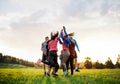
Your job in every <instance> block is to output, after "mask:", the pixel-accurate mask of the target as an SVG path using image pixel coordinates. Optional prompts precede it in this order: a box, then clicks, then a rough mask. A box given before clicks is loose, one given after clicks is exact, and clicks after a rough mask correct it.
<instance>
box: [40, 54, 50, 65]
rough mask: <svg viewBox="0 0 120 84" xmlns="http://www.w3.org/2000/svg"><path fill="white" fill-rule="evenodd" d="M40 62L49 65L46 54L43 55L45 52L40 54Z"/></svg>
mask: <svg viewBox="0 0 120 84" xmlns="http://www.w3.org/2000/svg"><path fill="white" fill-rule="evenodd" d="M42 62H43V63H44V64H48V65H49V62H48V56H47V55H45V54H43V55H42Z"/></svg>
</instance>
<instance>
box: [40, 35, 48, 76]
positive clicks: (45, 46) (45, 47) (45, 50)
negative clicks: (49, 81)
mask: <svg viewBox="0 0 120 84" xmlns="http://www.w3.org/2000/svg"><path fill="white" fill-rule="evenodd" d="M48 41H49V37H48V36H47V37H45V41H44V42H43V43H42V46H41V50H42V52H43V55H42V62H43V67H44V75H46V68H45V64H48V61H47V56H48Z"/></svg>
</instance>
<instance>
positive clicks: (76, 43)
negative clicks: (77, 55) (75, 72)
mask: <svg viewBox="0 0 120 84" xmlns="http://www.w3.org/2000/svg"><path fill="white" fill-rule="evenodd" d="M73 40H74V42H75V46H76V47H77V50H78V51H80V49H79V46H78V44H77V41H76V40H75V39H73Z"/></svg>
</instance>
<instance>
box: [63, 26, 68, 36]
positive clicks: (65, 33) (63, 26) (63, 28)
mask: <svg viewBox="0 0 120 84" xmlns="http://www.w3.org/2000/svg"><path fill="white" fill-rule="evenodd" d="M63 30H64V33H65V35H68V34H67V31H66V28H65V26H63Z"/></svg>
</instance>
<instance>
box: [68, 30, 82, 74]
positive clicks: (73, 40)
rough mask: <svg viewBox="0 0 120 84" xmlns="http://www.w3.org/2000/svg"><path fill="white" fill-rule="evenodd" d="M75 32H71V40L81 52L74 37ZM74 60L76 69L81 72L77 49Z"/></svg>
mask: <svg viewBox="0 0 120 84" xmlns="http://www.w3.org/2000/svg"><path fill="white" fill-rule="evenodd" d="M73 36H74V32H73V33H70V34H69V37H70V40H71V41H72V42H74V44H75V46H76V47H77V50H78V52H80V49H79V46H78V44H77V41H76V40H75V39H74V38H73ZM74 62H75V71H76V72H79V68H78V64H77V53H76V50H75V55H74Z"/></svg>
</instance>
